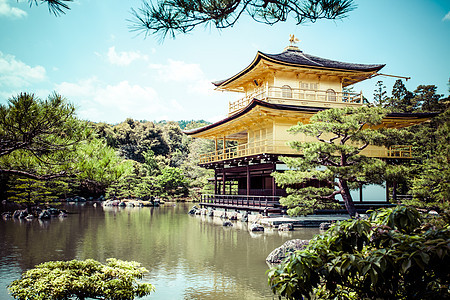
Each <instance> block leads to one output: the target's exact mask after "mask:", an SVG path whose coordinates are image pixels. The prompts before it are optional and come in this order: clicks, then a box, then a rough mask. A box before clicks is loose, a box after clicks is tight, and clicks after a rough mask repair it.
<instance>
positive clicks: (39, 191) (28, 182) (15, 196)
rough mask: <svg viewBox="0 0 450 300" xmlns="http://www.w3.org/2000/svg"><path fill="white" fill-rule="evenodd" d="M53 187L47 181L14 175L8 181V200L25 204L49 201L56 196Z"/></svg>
mask: <svg viewBox="0 0 450 300" xmlns="http://www.w3.org/2000/svg"><path fill="white" fill-rule="evenodd" d="M53 187H54V185H53V186H52V187H50V186H49V183H48V182H43V181H38V180H34V179H29V178H21V177H16V176H14V177H12V178H11V180H10V182H9V189H8V194H9V197H8V200H10V201H14V202H16V203H18V204H25V205H27V206H31V205H34V204H38V203H42V202H46V201H51V200H54V199H56V198H57V197H56V196H55V192H54V191H52V189H51V188H53Z"/></svg>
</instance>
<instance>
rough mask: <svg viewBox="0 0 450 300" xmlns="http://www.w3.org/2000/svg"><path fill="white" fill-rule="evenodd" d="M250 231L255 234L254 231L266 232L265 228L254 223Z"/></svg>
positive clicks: (249, 228)
mask: <svg viewBox="0 0 450 300" xmlns="http://www.w3.org/2000/svg"><path fill="white" fill-rule="evenodd" d="M248 230H250V231H252V232H254V231H264V226H262V225H259V224H256V223H252V224H250V226H249V227H248Z"/></svg>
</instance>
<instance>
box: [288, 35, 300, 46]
mask: <svg viewBox="0 0 450 300" xmlns="http://www.w3.org/2000/svg"><path fill="white" fill-rule="evenodd" d="M289 42H290V43H291V46H294V44H297V43H298V42H300V40H299V39H298V38H296V37H295V36H294V35H293V34H290V35H289Z"/></svg>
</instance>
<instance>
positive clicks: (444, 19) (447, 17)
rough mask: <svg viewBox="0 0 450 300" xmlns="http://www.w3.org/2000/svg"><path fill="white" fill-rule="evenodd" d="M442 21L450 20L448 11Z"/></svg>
mask: <svg viewBox="0 0 450 300" xmlns="http://www.w3.org/2000/svg"><path fill="white" fill-rule="evenodd" d="M442 21H450V11H449V12H448V13H447V14H446V15H445V17H444V18H443V19H442Z"/></svg>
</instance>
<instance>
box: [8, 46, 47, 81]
mask: <svg viewBox="0 0 450 300" xmlns="http://www.w3.org/2000/svg"><path fill="white" fill-rule="evenodd" d="M45 79H46V72H45V68H44V67H42V66H35V67H31V66H29V65H27V64H25V63H24V62H22V61H20V60H17V59H16V57H15V56H13V55H10V54H3V53H2V52H1V51H0V87H2V88H3V89H5V88H9V89H16V88H21V87H26V86H29V85H30V84H31V83H35V82H41V81H44V80H45Z"/></svg>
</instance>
